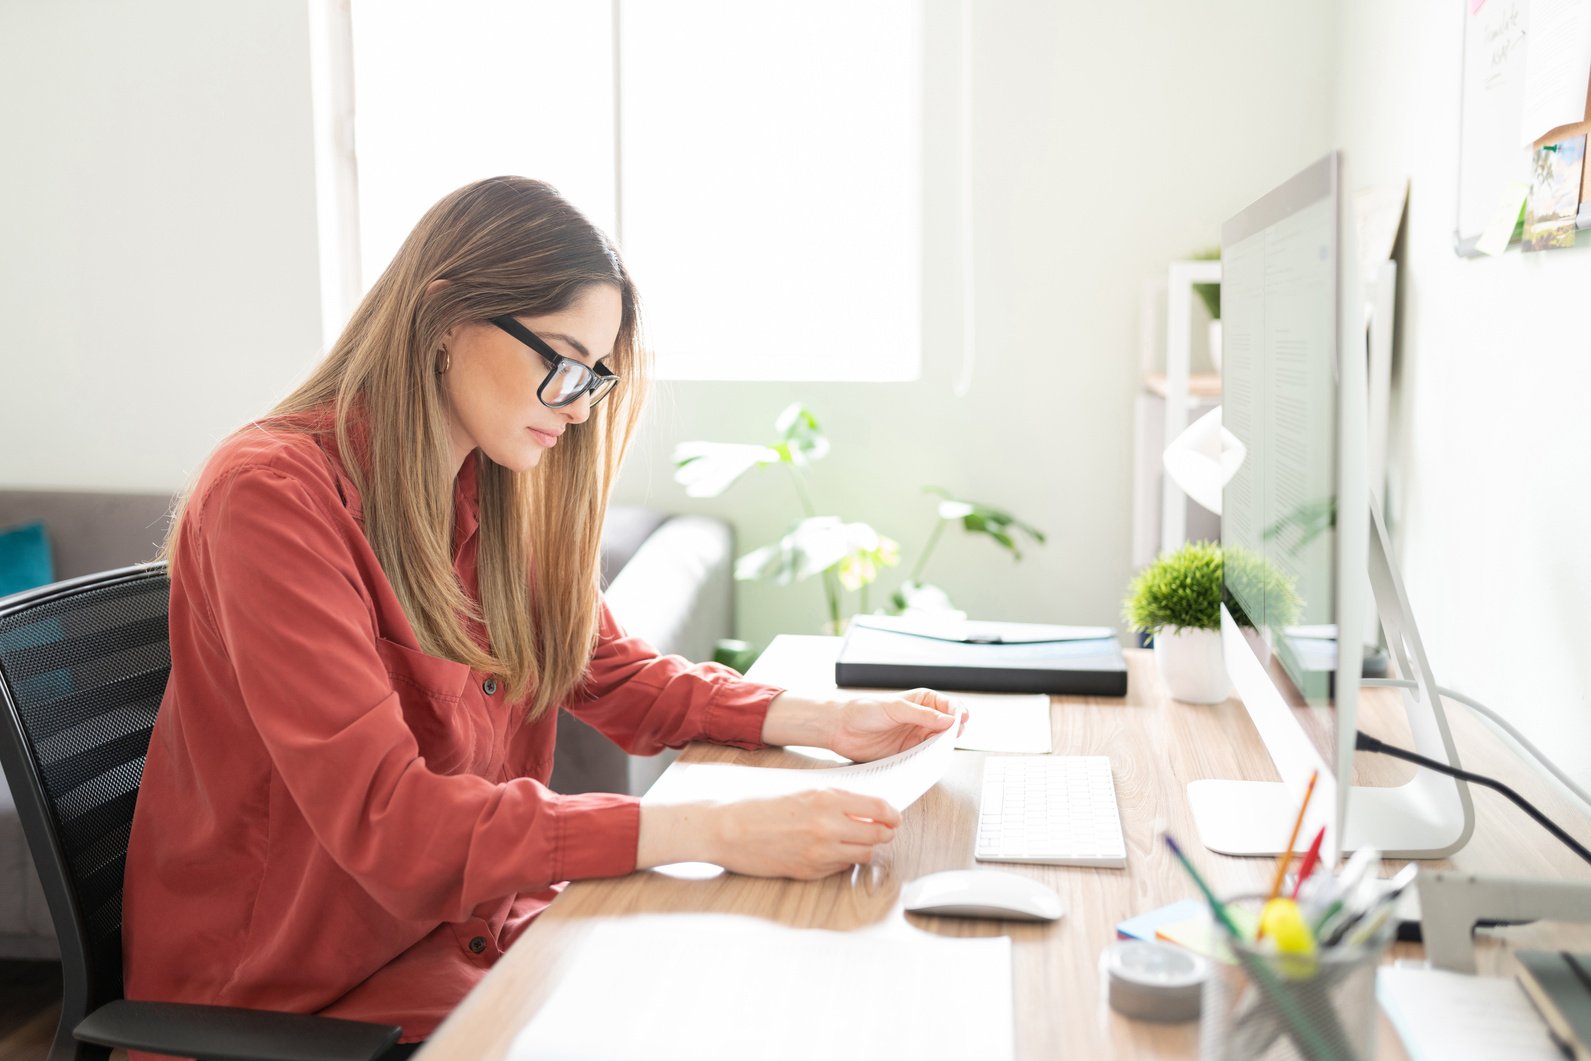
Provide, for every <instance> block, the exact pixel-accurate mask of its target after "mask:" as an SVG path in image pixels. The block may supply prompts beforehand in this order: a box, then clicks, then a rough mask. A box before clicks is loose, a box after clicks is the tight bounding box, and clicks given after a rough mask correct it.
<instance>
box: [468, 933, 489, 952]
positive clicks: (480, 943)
mask: <svg viewBox="0 0 1591 1061" xmlns="http://www.w3.org/2000/svg"><path fill="white" fill-rule="evenodd" d="M485 949H486V937H485V936H476V937H475V938H474V939H472V940H470V953H472V954H479V953H480V952H481V951H483V950H485Z"/></svg>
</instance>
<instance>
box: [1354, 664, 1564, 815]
mask: <svg viewBox="0 0 1591 1061" xmlns="http://www.w3.org/2000/svg"><path fill="white" fill-rule="evenodd" d="M1364 684H1365V685H1376V686H1383V687H1390V688H1400V689H1416V688H1418V687H1419V683H1418V682H1413V681H1410V680H1409V679H1407V678H1366V679H1365V680H1364ZM1436 691H1437V693H1438V694H1439V695H1441V696H1444V697H1446V698H1447V699H1449V700H1456V701H1458V702H1459V703H1461V704H1463V705H1464V706H1465V707H1467V708H1469V709H1470V710H1471V711H1474V712H1475V713H1476V714H1478V715H1480V716H1481V717H1482V718H1484V719H1485V720H1486V721H1488V722H1490V723H1491V724H1492V725H1494V726H1496V727H1497V728H1498V729H1500V730H1502V731H1503V732H1504V733H1506V734H1508V736H1509V737H1511V738H1513V741H1514V743H1515V744H1517V745H1519V746H1520V747H1521V748H1523V749H1524V750H1525V751H1526V752H1528V753H1530V755H1531V756H1532V757H1533V758H1534V759H1535V760H1536V763H1537V765H1539V766H1540V767H1541V768H1542V769H1543V770H1545V771H1547V772H1548V773H1549V774H1551V775H1552V776H1553V777H1555V778H1557V779H1558V783H1559V784H1561V785H1563V787H1564V788H1567V789H1568V790H1569V791H1570V792H1573V793H1574V794H1575V796H1576V797H1577V798H1578V799H1579V800H1580V802H1581V803H1583V804H1585V806H1586V809H1587V810H1591V795H1587V794H1586V791H1585V789H1583V788H1581V787H1580V786H1579V785H1577V784H1575V783H1574V779H1573V778H1571V777H1570V776H1569V775H1568V774H1566V773H1564V772H1563V771H1562V770H1560V769H1559V768H1558V766H1557V764H1556V763H1554V762H1553V761H1552V760H1551V759H1549V758H1547V756H1545V755H1543V754H1542V753H1541V750H1540V749H1539V748H1537V747H1536V746H1535V745H1534V744H1532V743H1530V742H1529V741H1528V740H1526V739H1525V735H1524V734H1523V733H1520V732H1519V731H1518V730H1517V729H1515V728H1514V727H1513V726H1512V725H1510V724H1509V723H1508V720H1507V719H1505V718H1503V716H1501V715H1499V714H1498V713H1497V712H1495V711H1493V710H1492V709H1491V708H1489V707H1487V706H1486V705H1485V704H1483V703H1481V702H1480V701H1479V700H1475V699H1473V698H1471V697H1468V696H1465V695H1464V694H1463V693H1461V692H1459V691H1457V690H1456V689H1449V688H1447V687H1446V686H1441V685H1438V686H1437V687H1436Z"/></svg>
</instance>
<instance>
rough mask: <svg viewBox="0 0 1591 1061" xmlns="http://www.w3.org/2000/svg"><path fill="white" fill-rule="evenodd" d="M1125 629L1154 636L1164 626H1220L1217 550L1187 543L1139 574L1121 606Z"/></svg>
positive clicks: (1209, 627) (1219, 555)
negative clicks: (1128, 628) (1127, 627)
mask: <svg viewBox="0 0 1591 1061" xmlns="http://www.w3.org/2000/svg"><path fill="white" fill-rule="evenodd" d="M1122 614H1123V617H1124V618H1126V620H1127V623H1128V625H1129V626H1130V627H1131V628H1132V629H1134V630H1139V631H1142V632H1143V633H1146V634H1148V635H1149V636H1151V637H1153V636H1154V635H1156V634H1158V633H1159V632H1160V631H1161V630H1163V629H1164V628H1166V627H1168V626H1170V627H1178V628H1181V629H1185V630H1219V629H1220V628H1221V547H1220V546H1219V545H1217V544H1215V543H1214V542H1189V543H1188V544H1187V545H1184V546H1183V547H1182V548H1180V549H1178V550H1176V551H1175V552H1171V553H1161V554H1160V555H1159V556H1158V557H1156V558H1155V561H1154V563H1152V564H1150V565H1149V566H1148V567H1146V568H1144V569H1143V570H1142V571H1141V572H1139V573H1138V577H1137V578H1135V579H1133V581H1132V585H1131V587H1129V588H1128V590H1127V599H1126V600H1125V601H1124V602H1123V606H1122Z"/></svg>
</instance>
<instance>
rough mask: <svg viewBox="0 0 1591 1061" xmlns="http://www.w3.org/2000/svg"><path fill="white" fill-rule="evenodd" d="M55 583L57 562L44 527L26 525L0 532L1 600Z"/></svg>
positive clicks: (37, 524) (38, 524)
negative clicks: (51, 555) (51, 551)
mask: <svg viewBox="0 0 1591 1061" xmlns="http://www.w3.org/2000/svg"><path fill="white" fill-rule="evenodd" d="M54 581H55V562H54V561H53V560H52V559H51V557H50V539H48V538H46V537H45V536H44V524H42V523H24V524H23V525H22V526H20V527H11V528H8V529H7V530H3V531H0V597H6V596H9V595H11V594H13V593H21V592H22V591H23V590H25V589H32V588H33V587H35V586H47V585H49V584H50V583H51V582H54Z"/></svg>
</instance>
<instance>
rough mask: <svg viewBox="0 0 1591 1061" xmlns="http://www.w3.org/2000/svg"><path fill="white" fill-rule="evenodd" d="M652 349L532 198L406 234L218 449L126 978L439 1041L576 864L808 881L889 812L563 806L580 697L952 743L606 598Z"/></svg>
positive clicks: (695, 727)
mask: <svg viewBox="0 0 1591 1061" xmlns="http://www.w3.org/2000/svg"><path fill="white" fill-rule="evenodd" d="M647 374H648V366H647V364H646V357H645V353H644V351H643V350H642V347H641V345H640V341H639V333H638V308H637V302H636V294H635V289H634V287H633V286H632V285H631V282H630V278H629V276H628V275H627V274H626V273H625V270H624V266H623V264H622V263H621V261H620V259H619V256H618V254H617V253H616V252H615V250H614V249H613V248H612V246H611V245H610V244H609V243H608V242H607V240H606V239H605V238H604V237H603V236H602V234H601V233H600V232H598V231H597V230H596V229H595V228H593V227H592V226H591V224H590V223H589V222H587V221H586V220H585V219H584V218H583V217H582V216H581V215H580V214H579V213H578V212H577V211H576V210H575V209H574V208H573V207H571V206H570V205H569V204H568V203H567V202H565V201H564V200H563V199H561V198H560V197H559V196H558V195H557V193H556V192H554V191H553V190H552V189H551V188H550V187H548V186H547V185H545V184H541V183H539V182H536V181H530V180H525V179H523V178H510V177H502V178H496V179H492V180H486V181H481V182H479V183H477V184H473V185H470V186H468V187H466V188H463V189H460V190H459V191H457V192H455V193H453V194H452V195H449V196H448V197H447V198H445V199H443V200H442V201H441V202H440V203H438V204H437V205H436V206H435V207H433V208H432V209H431V211H430V212H429V213H427V214H426V216H425V217H424V218H423V219H422V220H421V221H420V224H419V225H418V226H417V227H416V229H415V230H414V232H413V233H412V234H411V235H410V236H409V238H408V240H407V241H406V242H405V243H404V245H403V247H402V249H400V250H399V252H398V254H397V256H396V258H395V259H394V260H393V262H392V264H391V266H389V267H388V269H387V270H386V272H385V273H384V274H383V275H382V276H381V278H380V279H379V280H378V281H377V282H376V284H375V286H374V287H373V288H372V289H371V291H370V293H369V294H368V295H367V296H366V297H365V299H364V301H363V303H362V304H361V305H360V306H359V309H358V310H357V311H356V312H355V314H354V316H353V319H352V320H351V321H350V322H349V325H348V327H347V329H346V331H344V333H343V335H342V337H341V338H340V339H339V340H338V341H337V343H336V345H335V346H334V347H333V349H332V351H331V353H330V355H328V357H327V358H326V359H325V361H324V362H322V363H321V365H320V366H319V367H318V368H317V369H316V370H315V372H314V373H313V374H312V375H311V377H310V379H309V380H308V381H307V382H306V383H304V385H303V386H301V387H300V388H299V389H298V390H297V391H296V392H294V393H293V394H292V395H291V396H289V397H288V398H287V399H286V400H285V401H283V402H282V403H281V404H280V405H279V406H277V408H276V409H275V410H273V411H272V413H271V415H270V416H268V417H267V418H265V419H264V420H261V421H259V422H257V423H254V424H251V425H249V426H248V427H247V428H245V429H244V430H242V431H240V432H238V433H237V434H236V435H234V436H233V437H231V438H230V439H228V440H227V441H226V442H224V443H223V444H222V445H221V446H220V447H219V448H218V450H217V451H216V453H215V454H214V455H213V456H212V457H211V459H210V461H209V462H208V464H207V465H206V467H205V468H204V470H203V471H202V473H201V474H200V476H199V478H198V481H197V483H196V484H195V486H194V489H193V490H192V492H191V494H190V495H189V497H188V499H187V501H186V502H185V504H184V507H183V510H182V511H181V512H180V513H179V518H178V520H177V521H176V522H175V524H174V525H173V528H172V532H171V537H170V539H169V542H168V556H169V561H170V572H171V613H170V626H171V657H172V667H171V678H170V682H169V684H168V686H167V688H166V693H165V699H164V700H163V702H162V705H161V709H160V714H159V719H158V721H157V723H156V725H155V729H154V734H153V738H152V741H151V744H150V748H149V757H148V761H147V763H146V765H145V769H144V778H143V783H142V787H141V790H140V793H139V800H138V807H137V811H136V813H135V815H134V820H133V831H132V837H131V840H130V842H129V846H128V853H127V876H126V882H127V883H126V894H125V900H124V939H125V944H126V946H125V951H126V986H127V994H128V996H129V997H131V998H142V999H162V1000H173V1001H194V1002H209V1003H217V1004H223V1005H238V1006H248V1007H257V1008H262V1009H275V1010H288V1011H297V1012H305V1013H324V1014H330V1015H335V1016H341V1017H348V1018H353V1019H359V1020H370V1021H379V1022H382V1023H390V1024H397V1025H401V1026H402V1028H403V1036H402V1041H403V1042H405V1043H413V1042H417V1041H419V1040H423V1039H424V1038H425V1037H426V1036H427V1035H428V1034H429V1033H430V1032H431V1030H432V1029H433V1028H434V1027H435V1026H436V1024H437V1023H438V1022H439V1021H440V1020H441V1019H442V1017H443V1016H445V1015H446V1014H447V1013H448V1011H449V1010H450V1009H452V1008H453V1006H454V1005H455V1004H456V1003H457V1002H458V1001H459V1000H460V999H461V998H463V996H464V994H465V993H466V992H467V991H468V990H469V989H470V987H471V985H473V984H474V983H475V982H476V981H477V980H479V979H480V977H482V976H483V975H484V974H485V972H486V970H487V969H488V968H489V967H490V966H491V965H492V964H493V962H495V961H496V959H497V958H498V957H499V956H500V955H501V954H502V953H503V951H504V950H505V949H506V948H507V947H508V946H510V945H511V944H512V943H513V941H514V940H515V938H517V936H518V935H519V934H520V933H521V932H522V931H523V930H524V929H525V927H526V926H527V925H528V924H529V923H530V921H531V920H532V919H533V918H534V917H535V916H536V915H537V914H538V913H539V912H540V911H541V910H542V909H543V908H545V907H546V905H547V904H548V903H549V902H550V901H551V900H552V899H553V898H554V897H555V896H556V894H557V892H558V890H559V889H560V888H561V887H562V882H565V881H569V880H579V879H584V878H590V877H606V876H619V875H623V874H627V873H630V872H631V871H633V870H636V869H645V868H647V867H651V866H656V865H661V864H664V863H668V862H676V861H682V860H693V859H700V860H707V861H712V862H716V863H719V864H721V865H723V866H725V867H727V868H728V869H731V870H734V871H737V872H741V873H747V874H753V875H758V876H785V877H795V878H802V879H806V878H816V877H821V876H824V875H827V874H830V873H834V872H836V871H838V870H840V869H843V868H847V867H849V866H852V865H855V864H858V863H864V862H867V861H868V860H869V859H870V858H871V857H872V855H873V852H874V850H875V848H876V847H877V845H879V844H883V843H888V842H889V839H890V836H891V835H892V833H893V830H894V828H895V826H896V824H897V822H898V821H899V815H898V814H897V813H896V812H895V811H894V810H893V809H892V808H891V807H890V806H889V805H888V804H886V803H884V802H883V801H881V800H878V799H874V798H871V797H865V796H858V795H853V794H845V793H838V792H825V793H809V794H806V795H800V796H792V797H785V798H780V799H763V800H748V801H741V802H725V803H698V804H687V805H679V806H662V805H642V804H641V803H640V802H639V801H638V800H637V799H635V798H634V797H630V796H622V795H606V794H587V795H575V796H560V795H557V794H554V793H552V792H550V791H548V789H547V788H546V787H545V785H546V782H547V779H548V777H549V776H550V774H551V772H552V751H553V736H554V732H555V726H556V716H557V711H558V709H559V708H560V707H563V708H566V709H568V710H569V711H571V712H572V713H574V714H575V715H577V716H579V717H580V718H582V719H584V720H585V721H586V722H589V723H590V724H592V725H593V726H595V727H596V728H597V729H599V730H601V731H602V732H603V733H605V734H606V735H607V736H609V737H610V738H612V739H613V740H614V741H616V742H617V743H618V744H619V745H621V746H622V747H624V748H625V749H626V750H628V751H631V752H635V753H641V754H650V753H655V752H657V751H659V750H661V749H662V748H663V747H665V746H669V747H677V746H680V745H683V744H684V743H686V742H688V741H691V740H698V739H700V740H712V741H718V742H720V743H726V744H733V745H737V746H740V747H746V748H755V747H758V746H760V745H763V744H802V745H818V746H825V747H829V748H832V749H834V750H835V751H838V752H840V753H842V754H844V755H847V756H849V757H851V758H854V759H859V760H865V759H873V758H878V757H881V756H884V755H888V754H892V753H894V752H897V751H899V750H901V749H903V748H906V747H910V746H911V745H913V744H915V743H917V742H919V741H920V740H922V739H924V738H925V737H927V736H929V735H931V734H933V733H936V732H939V731H941V730H943V729H944V728H945V727H946V726H948V725H949V724H950V722H951V716H950V715H949V714H948V713H947V712H948V711H949V704H948V703H947V702H946V701H945V700H944V699H943V698H941V697H938V696H936V695H935V694H933V693H929V692H927V691H924V690H917V691H914V692H913V693H910V694H907V695H906V696H905V697H902V698H881V699H869V700H860V701H851V702H849V703H841V702H836V701H829V700H815V699H807V698H803V697H798V696H795V695H792V694H790V693H787V692H784V691H782V690H780V689H776V688H772V687H769V686H765V685H759V684H755V683H752V682H747V681H745V680H743V679H741V678H740V677H739V676H738V675H736V674H735V673H734V672H732V671H729V670H727V669H725V668H721V667H717V666H714V665H711V664H707V665H700V666H692V665H690V664H688V663H686V662H685V661H684V660H681V659H679V658H678V657H659V656H658V655H657V654H656V653H655V651H653V650H652V649H651V648H650V647H649V646H647V645H646V644H644V643H643V642H641V641H638V640H636V639H633V638H630V637H627V636H626V635H625V633H624V632H623V630H622V629H621V628H620V627H619V625H618V624H617V623H616V622H615V621H614V618H613V616H612V615H611V614H610V613H609V612H608V610H607V607H606V605H605V604H604V603H603V601H602V598H601V595H600V593H599V592H598V582H597V570H598V543H599V537H600V534H601V530H602V523H603V517H604V514H605V511H606V506H607V500H608V494H609V490H610V488H611V486H612V483H613V479H614V476H615V473H616V472H617V469H618V466H619V461H620V458H621V456H622V455H623V452H624V449H625V446H626V444H627V443H628V440H629V438H630V436H631V434H632V432H633V430H634V427H635V422H636V417H637V414H638V411H639V408H640V405H641V399H642V396H643V393H644V385H645V382H646V379H647Z"/></svg>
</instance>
